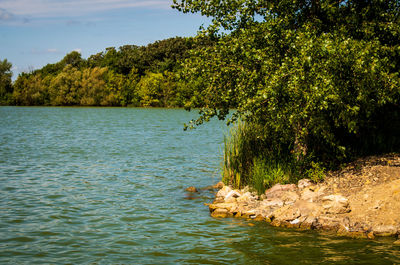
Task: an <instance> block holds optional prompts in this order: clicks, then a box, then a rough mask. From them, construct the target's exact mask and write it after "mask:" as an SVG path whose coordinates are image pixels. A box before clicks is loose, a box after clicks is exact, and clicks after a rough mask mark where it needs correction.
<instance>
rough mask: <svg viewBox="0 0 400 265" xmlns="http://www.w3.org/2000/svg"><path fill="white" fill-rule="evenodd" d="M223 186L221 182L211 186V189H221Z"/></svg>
mask: <svg viewBox="0 0 400 265" xmlns="http://www.w3.org/2000/svg"><path fill="white" fill-rule="evenodd" d="M224 186H225V184H224V183H223V182H222V181H220V182H218V183H217V184H215V185H214V186H212V187H213V189H219V190H220V189H222V188H223V187H224Z"/></svg>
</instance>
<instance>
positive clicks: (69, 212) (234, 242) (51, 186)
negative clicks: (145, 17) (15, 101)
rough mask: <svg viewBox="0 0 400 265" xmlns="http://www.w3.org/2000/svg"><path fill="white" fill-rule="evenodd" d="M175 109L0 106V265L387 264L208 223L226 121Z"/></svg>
mask: <svg viewBox="0 0 400 265" xmlns="http://www.w3.org/2000/svg"><path fill="white" fill-rule="evenodd" d="M194 117H196V113H193V112H186V111H184V110H181V109H139V108H62V107H60V108H56V107H0V264H46V263H50V264H87V263H89V264H294V263H298V264H315V263H318V264H331V263H332V262H336V263H338V264H340V263H343V264H349V263H351V264H393V263H400V247H399V246H393V245H392V242H393V239H391V238H381V239H377V240H374V241H372V240H353V239H348V238H342V237H334V236H331V235H324V234H321V233H317V232H315V231H308V232H300V231H294V230H289V229H282V228H274V227H271V226H269V225H268V224H267V223H264V222H253V221H247V220H242V219H214V218H211V217H210V215H209V211H208V207H207V206H205V205H204V204H205V203H210V202H211V201H212V199H213V196H214V194H213V193H211V192H209V191H203V192H201V193H199V194H196V195H192V194H188V193H187V192H185V188H187V187H189V186H196V187H205V186H208V185H212V184H215V183H217V182H218V181H219V180H220V178H221V177H220V171H221V170H220V168H221V158H222V144H223V135H224V132H225V131H226V130H227V129H226V125H225V123H224V122H220V121H212V122H210V123H207V124H205V125H203V126H201V127H200V128H198V129H196V130H192V131H186V132H185V131H183V123H185V122H188V121H189V120H190V119H192V118H194Z"/></svg>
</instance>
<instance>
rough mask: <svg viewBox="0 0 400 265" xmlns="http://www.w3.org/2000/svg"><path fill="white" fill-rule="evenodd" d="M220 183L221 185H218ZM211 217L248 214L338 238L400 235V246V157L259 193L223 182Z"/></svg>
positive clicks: (368, 160) (358, 164)
mask: <svg viewBox="0 0 400 265" xmlns="http://www.w3.org/2000/svg"><path fill="white" fill-rule="evenodd" d="M217 185H218V186H217ZM217 185H216V186H215V188H218V189H219V191H218V192H217V193H216V197H215V200H214V202H213V203H210V204H208V207H209V210H210V213H211V216H212V217H215V218H227V217H234V218H248V219H252V220H258V221H265V222H268V223H270V224H271V225H272V226H279V227H286V228H294V229H300V230H310V229H311V230H319V231H329V232H331V233H335V234H337V235H338V236H347V237H353V238H369V239H373V238H375V237H381V236H392V237H396V239H397V240H396V241H395V242H394V244H396V245H397V244H399V245H400V155H398V154H388V155H384V156H371V157H367V158H363V159H359V160H357V161H355V162H353V163H350V164H349V165H348V166H347V167H345V168H344V169H342V170H339V171H335V172H329V173H328V174H327V176H326V178H325V180H324V181H323V182H320V183H313V182H311V181H310V180H308V179H301V180H299V182H298V183H297V184H286V185H281V184H276V185H274V186H273V187H271V188H270V189H268V190H266V191H265V193H264V194H262V195H261V196H258V195H257V194H256V193H254V192H251V191H250V190H249V188H248V187H245V188H244V189H242V190H234V189H232V188H231V187H229V186H225V185H223V183H222V182H221V183H219V184H217Z"/></svg>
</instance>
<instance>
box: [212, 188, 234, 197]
mask: <svg viewBox="0 0 400 265" xmlns="http://www.w3.org/2000/svg"><path fill="white" fill-rule="evenodd" d="M230 191H232V189H231V188H230V187H228V186H224V187H223V188H222V189H220V190H219V191H218V192H217V195H215V196H216V197H217V198H218V197H222V198H225V197H226V195H228V193H229V192H230Z"/></svg>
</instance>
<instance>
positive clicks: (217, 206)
mask: <svg viewBox="0 0 400 265" xmlns="http://www.w3.org/2000/svg"><path fill="white" fill-rule="evenodd" d="M208 208H209V209H210V212H213V211H215V210H217V209H226V210H227V211H229V212H235V211H236V209H237V204H236V203H226V202H224V203H213V204H209V205H208Z"/></svg>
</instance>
